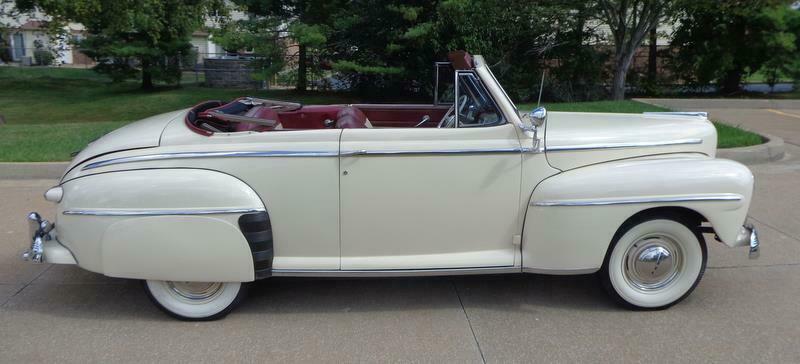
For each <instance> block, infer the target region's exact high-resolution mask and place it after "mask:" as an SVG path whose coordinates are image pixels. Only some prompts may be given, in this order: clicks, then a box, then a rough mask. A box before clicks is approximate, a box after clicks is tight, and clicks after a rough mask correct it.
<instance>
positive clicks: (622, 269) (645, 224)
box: [600, 216, 707, 309]
mask: <svg viewBox="0 0 800 364" xmlns="http://www.w3.org/2000/svg"><path fill="white" fill-rule="evenodd" d="M609 249H610V251H609V252H608V254H607V255H606V261H605V263H604V265H603V269H602V270H601V271H600V273H601V275H602V277H601V278H602V279H603V283H604V286H605V287H606V290H607V291H608V292H609V294H610V295H611V296H612V297H614V298H615V299H617V301H619V302H620V303H622V304H623V305H625V306H628V307H630V308H637V309H663V308H667V307H669V306H672V305H674V304H676V303H678V302H680V301H681V300H683V299H684V298H686V296H688V295H689V294H690V293H691V292H692V290H694V288H695V287H696V286H697V284H698V283H699V282H700V279H701V278H702V277H703V273H704V272H705V268H706V259H707V252H706V245H705V240H704V239H703V236H702V234H701V233H700V231H699V226H692V224H688V223H687V222H685V221H683V220H682V219H680V218H679V217H669V216H653V217H649V218H643V219H640V220H638V221H634V222H630V223H627V224H626V225H624V226H623V227H622V228H620V232H619V233H618V234H617V235H616V239H615V241H613V242H612V244H611V246H610V248H609Z"/></svg>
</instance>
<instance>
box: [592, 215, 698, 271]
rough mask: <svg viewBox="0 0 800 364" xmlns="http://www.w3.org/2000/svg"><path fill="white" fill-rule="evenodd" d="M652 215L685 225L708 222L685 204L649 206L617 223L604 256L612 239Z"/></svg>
mask: <svg viewBox="0 0 800 364" xmlns="http://www.w3.org/2000/svg"><path fill="white" fill-rule="evenodd" d="M654 217H664V218H667V219H672V220H676V221H681V222H684V223H685V224H686V225H688V226H689V227H690V228H691V227H697V228H698V229H699V228H700V226H701V224H702V223H704V222H708V219H707V218H706V217H705V216H703V214H701V213H699V212H697V211H696V210H694V209H691V208H688V207H685V206H678V205H670V206H657V207H649V208H645V209H642V210H640V211H639V212H636V213H635V214H633V215H631V216H630V217H629V218H627V219H625V221H623V222H622V224H620V225H619V227H618V228H617V231H616V232H614V236H613V237H612V238H611V240H609V242H608V246H607V247H606V254H605V258H606V259H607V258H608V255H609V254H610V252H611V245H612V243H613V242H614V241H616V240H617V239H619V238H620V236H622V234H625V232H626V231H627V230H628V228H630V227H631V226H633V225H635V224H637V223H639V222H641V221H644V220H647V219H650V218H654Z"/></svg>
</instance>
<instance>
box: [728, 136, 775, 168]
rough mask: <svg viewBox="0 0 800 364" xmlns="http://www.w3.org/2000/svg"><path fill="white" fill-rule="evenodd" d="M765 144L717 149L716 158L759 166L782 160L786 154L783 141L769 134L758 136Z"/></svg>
mask: <svg viewBox="0 0 800 364" xmlns="http://www.w3.org/2000/svg"><path fill="white" fill-rule="evenodd" d="M759 135H761V137H762V138H764V139H766V142H765V143H763V144H759V145H753V146H749V147H741V148H725V149H717V158H724V159H731V160H735V161H737V162H739V163H743V164H759V163H767V162H774V161H777V160H780V159H783V156H784V155H785V154H786V150H785V146H784V144H783V139H781V138H779V137H776V136H774V135H769V134H760V133H759Z"/></svg>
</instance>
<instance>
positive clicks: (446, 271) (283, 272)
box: [272, 267, 522, 277]
mask: <svg viewBox="0 0 800 364" xmlns="http://www.w3.org/2000/svg"><path fill="white" fill-rule="evenodd" d="M521 271H522V269H521V268H520V267H481V268H442V269H386V270H315V269H272V276H273V277H407V276H449V275H471V274H508V273H520V272H521Z"/></svg>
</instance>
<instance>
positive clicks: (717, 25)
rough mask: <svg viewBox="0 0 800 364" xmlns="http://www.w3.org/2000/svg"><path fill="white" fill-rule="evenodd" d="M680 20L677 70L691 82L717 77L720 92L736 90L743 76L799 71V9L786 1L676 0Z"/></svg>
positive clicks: (709, 80)
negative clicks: (710, 0) (712, 1)
mask: <svg viewBox="0 0 800 364" xmlns="http://www.w3.org/2000/svg"><path fill="white" fill-rule="evenodd" d="M679 6H680V11H681V14H682V16H681V19H682V20H681V23H680V26H679V27H678V29H677V30H676V32H675V35H674V37H673V43H672V44H673V45H674V46H675V47H676V48H677V49H678V54H677V56H676V58H675V60H674V62H673V68H674V69H675V71H676V73H677V74H678V75H679V76H680V77H681V78H682V79H684V80H685V81H687V82H689V83H691V84H697V85H706V84H709V83H711V82H716V83H718V84H719V86H720V92H721V93H723V94H732V93H736V92H739V91H740V87H741V83H742V79H743V77H744V76H745V75H746V74H748V73H755V72H757V71H759V70H761V71H764V73H766V75H767V77H768V78H769V76H770V75H773V76H777V75H778V74H789V75H791V74H792V73H795V74H796V72H798V70H800V61H798V59H800V53H799V52H798V49H799V48H798V47H799V46H800V43H799V42H800V40H798V34H800V12H798V11H796V10H792V9H791V8H790V7H789V2H788V1H785V0H753V1H747V2H741V1H733V0H729V1H722V2H714V3H708V2H702V1H690V0H684V1H681V2H680V3H679Z"/></svg>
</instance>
